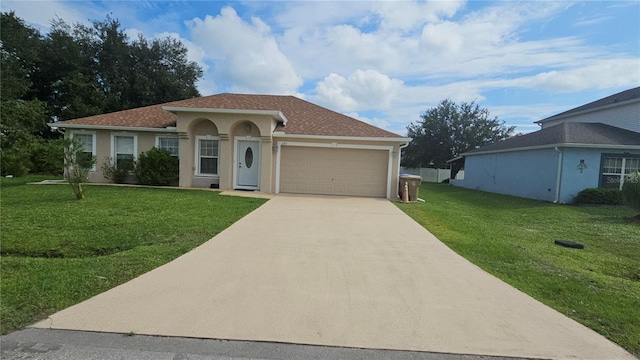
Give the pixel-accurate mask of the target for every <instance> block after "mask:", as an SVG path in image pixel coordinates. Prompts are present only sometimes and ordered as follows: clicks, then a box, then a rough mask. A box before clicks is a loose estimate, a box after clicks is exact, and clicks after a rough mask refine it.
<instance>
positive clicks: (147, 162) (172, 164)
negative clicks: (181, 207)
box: [135, 147, 180, 185]
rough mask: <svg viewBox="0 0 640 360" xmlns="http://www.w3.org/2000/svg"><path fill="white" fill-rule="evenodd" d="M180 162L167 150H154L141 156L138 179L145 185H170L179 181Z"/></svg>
mask: <svg viewBox="0 0 640 360" xmlns="http://www.w3.org/2000/svg"><path fill="white" fill-rule="evenodd" d="M179 166H180V165H179V161H178V158H177V157H174V156H171V153H170V152H168V151H167V150H163V149H158V148H156V147H154V148H152V149H151V150H149V151H147V152H143V153H141V154H140V157H139V158H138V161H137V163H136V168H135V172H136V177H137V178H138V181H139V182H140V183H141V184H145V185H169V184H171V183H173V182H175V181H176V180H177V179H178V174H179V171H180V169H179Z"/></svg>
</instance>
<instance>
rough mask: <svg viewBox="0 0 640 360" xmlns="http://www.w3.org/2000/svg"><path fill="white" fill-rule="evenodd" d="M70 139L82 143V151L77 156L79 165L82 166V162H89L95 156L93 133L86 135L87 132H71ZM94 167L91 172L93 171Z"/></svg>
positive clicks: (94, 137) (94, 135)
mask: <svg viewBox="0 0 640 360" xmlns="http://www.w3.org/2000/svg"><path fill="white" fill-rule="evenodd" d="M71 138H72V139H79V140H80V142H81V143H82V148H83V151H82V152H81V153H80V154H78V156H79V157H80V158H79V159H77V161H78V163H79V164H82V163H83V162H84V161H89V159H91V157H92V156H96V134H95V133H87V132H72V133H71ZM95 169H96V168H95V165H94V166H93V168H92V169H91V170H95Z"/></svg>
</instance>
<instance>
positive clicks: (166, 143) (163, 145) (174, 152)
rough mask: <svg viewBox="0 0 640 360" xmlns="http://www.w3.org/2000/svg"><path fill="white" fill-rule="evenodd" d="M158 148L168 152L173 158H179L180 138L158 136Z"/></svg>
mask: <svg viewBox="0 0 640 360" xmlns="http://www.w3.org/2000/svg"><path fill="white" fill-rule="evenodd" d="M156 147H157V148H158V149H163V150H167V151H168V152H170V153H171V156H175V157H178V137H177V136H171V135H162V136H156Z"/></svg>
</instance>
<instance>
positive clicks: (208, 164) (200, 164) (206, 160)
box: [196, 136, 219, 175]
mask: <svg viewBox="0 0 640 360" xmlns="http://www.w3.org/2000/svg"><path fill="white" fill-rule="evenodd" d="M196 142H197V144H196V161H197V166H196V173H197V174H199V175H218V150H219V149H218V139H217V138H214V137H212V136H197V137H196Z"/></svg>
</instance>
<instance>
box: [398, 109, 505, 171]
mask: <svg viewBox="0 0 640 360" xmlns="http://www.w3.org/2000/svg"><path fill="white" fill-rule="evenodd" d="M514 129H515V126H511V127H507V126H505V125H504V122H503V121H502V122H501V121H499V120H498V118H497V117H493V118H491V117H490V115H489V110H487V109H485V108H481V107H480V106H479V105H478V104H476V103H475V102H474V101H472V102H470V103H467V102H461V103H460V104H457V103H455V102H453V101H451V100H448V99H447V100H443V101H441V102H440V103H439V104H438V106H436V107H433V108H430V109H428V110H427V111H426V112H425V113H424V114H422V115H421V116H420V120H418V121H416V122H415V123H411V124H410V125H409V126H407V136H408V137H410V138H412V139H413V141H411V143H409V146H407V148H406V149H405V151H404V153H403V156H402V165H403V166H407V167H427V166H431V165H433V166H434V167H439V168H444V167H445V165H446V161H447V160H449V159H452V158H454V157H456V156H458V155H460V154H462V153H464V152H466V151H470V150H473V149H475V148H477V147H480V146H483V145H486V144H490V143H493V142H496V141H500V140H504V139H506V138H508V137H510V136H511V135H512V134H513V131H514Z"/></svg>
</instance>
